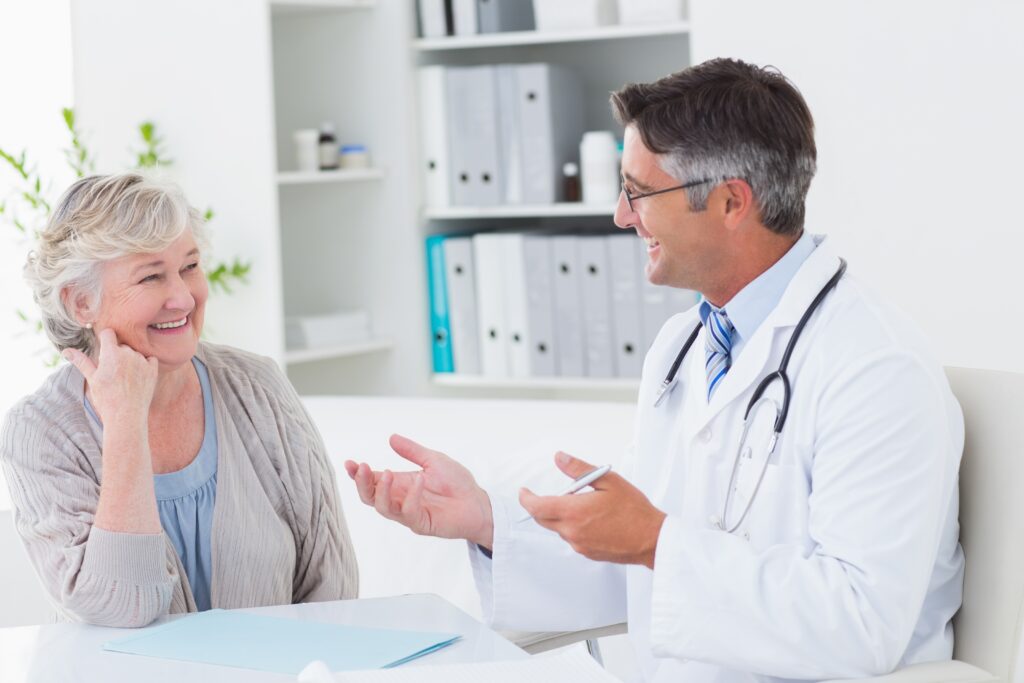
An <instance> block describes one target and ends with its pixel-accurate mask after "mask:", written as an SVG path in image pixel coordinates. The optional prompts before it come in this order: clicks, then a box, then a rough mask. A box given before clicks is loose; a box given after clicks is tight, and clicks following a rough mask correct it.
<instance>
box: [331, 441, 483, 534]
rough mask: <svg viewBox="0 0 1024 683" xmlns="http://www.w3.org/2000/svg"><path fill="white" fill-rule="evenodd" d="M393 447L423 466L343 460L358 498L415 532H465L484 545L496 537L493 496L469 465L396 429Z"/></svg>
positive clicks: (408, 458) (392, 442) (411, 460)
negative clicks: (402, 468)
mask: <svg viewBox="0 0 1024 683" xmlns="http://www.w3.org/2000/svg"><path fill="white" fill-rule="evenodd" d="M389 443H390V444H391V448H392V449H394V451H395V452H396V453H398V455H400V456H402V457H403V458H405V459H406V460H408V461H410V462H412V463H413V464H415V465H419V466H420V467H421V468H422V469H421V470H419V471H416V472H392V471H391V470H384V471H383V472H374V471H373V470H371V469H370V466H369V465H367V464H366V463H359V464H357V463H355V462H353V461H351V460H347V461H345V471H346V472H348V476H350V477H351V478H352V479H353V481H355V483H356V488H357V489H358V491H359V498H360V499H361V500H362V501H363V502H364V503H366V504H367V505H372V506H373V507H375V508H376V509H377V512H379V513H380V514H381V515H383V516H384V517H387V518H388V519H391V520H394V521H396V522H398V523H399V524H402V525H403V526H406V527H408V528H409V529H412V531H414V532H415V533H417V534H421V535H425V536H439V537H441V538H464V539H466V540H468V541H472V542H473V543H477V544H479V545H481V546H483V547H485V548H490V547H491V546H492V545H493V543H494V520H493V517H492V516H491V500H490V498H489V497H488V496H487V493H486V492H485V491H484V490H483V489H482V488H480V486H479V485H478V484H477V483H476V480H475V479H474V478H473V475H472V474H470V472H469V470H467V469H466V468H465V467H463V466H462V465H460V464H459V463H458V462H456V461H455V460H452V459H451V458H449V457H448V456H447V455H445V454H444V453H440V452H438V451H432V450H430V449H429V448H426V447H424V446H421V445H420V444H418V443H416V442H415V441H412V440H411V439H407V438H405V437H404V436H398V435H397V434H396V435H394V436H392V437H391V440H390V442H389Z"/></svg>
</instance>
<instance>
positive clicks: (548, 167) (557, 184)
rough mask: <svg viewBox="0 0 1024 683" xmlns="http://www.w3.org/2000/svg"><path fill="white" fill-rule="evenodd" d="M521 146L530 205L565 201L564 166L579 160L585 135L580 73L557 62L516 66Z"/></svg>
mask: <svg viewBox="0 0 1024 683" xmlns="http://www.w3.org/2000/svg"><path fill="white" fill-rule="evenodd" d="M516 84H517V87H518V91H519V97H518V101H519V106H518V109H517V111H518V114H519V132H520V136H521V137H520V142H519V147H520V149H521V154H522V183H523V190H522V198H523V203H525V204H552V203H554V202H556V201H559V200H561V199H564V193H563V191H562V166H563V165H564V164H565V163H566V162H568V161H578V156H579V144H580V138H581V137H582V135H583V130H584V120H583V90H582V86H581V84H580V81H579V79H578V78H577V77H576V75H575V74H574V73H573V72H572V71H570V70H569V69H566V68H565V67H562V66H558V65H554V64H520V65H518V66H517V67H516Z"/></svg>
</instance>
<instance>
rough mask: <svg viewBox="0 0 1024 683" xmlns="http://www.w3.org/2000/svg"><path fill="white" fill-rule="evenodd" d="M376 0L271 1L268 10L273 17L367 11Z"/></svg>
mask: <svg viewBox="0 0 1024 683" xmlns="http://www.w3.org/2000/svg"><path fill="white" fill-rule="evenodd" d="M376 4H377V0H271V2H270V10H271V12H272V13H273V14H275V15H283V14H295V13H298V12H322V11H324V10H351V9H369V8H371V7H374V6H376Z"/></svg>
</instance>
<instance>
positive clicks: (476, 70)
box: [445, 66, 503, 206]
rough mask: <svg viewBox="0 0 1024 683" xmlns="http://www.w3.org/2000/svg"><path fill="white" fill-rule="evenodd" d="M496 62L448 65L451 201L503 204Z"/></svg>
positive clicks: (468, 203)
mask: <svg viewBox="0 0 1024 683" xmlns="http://www.w3.org/2000/svg"><path fill="white" fill-rule="evenodd" d="M495 74H496V70H495V67H493V66H463V67H449V68H448V69H447V70H446V71H445V75H446V81H447V110H448V112H447V113H448V141H449V147H448V148H449V153H450V156H449V159H450V163H451V166H450V168H449V171H450V177H451V187H452V203H453V204H454V205H456V206H495V205H498V204H500V203H501V200H502V194H503V193H502V186H501V178H500V164H499V148H498V112H497V102H498V97H497V78H496V75H495Z"/></svg>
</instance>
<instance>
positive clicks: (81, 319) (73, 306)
mask: <svg viewBox="0 0 1024 683" xmlns="http://www.w3.org/2000/svg"><path fill="white" fill-rule="evenodd" d="M60 298H61V301H63V302H64V309H65V310H67V312H68V314H69V315H70V316H71V317H72V318H74V319H75V322H77V323H78V324H79V325H81V326H82V327H86V326H90V327H91V326H92V324H93V322H95V320H96V313H97V311H96V310H95V308H94V306H93V303H94V302H93V297H91V296H89V295H87V294H86V293H85V292H83V291H82V290H81V289H79V288H78V287H76V286H74V285H68V286H67V287H65V288H64V289H62V290H61V292H60Z"/></svg>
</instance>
